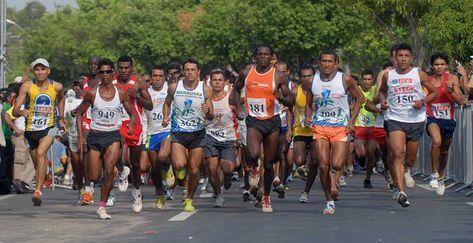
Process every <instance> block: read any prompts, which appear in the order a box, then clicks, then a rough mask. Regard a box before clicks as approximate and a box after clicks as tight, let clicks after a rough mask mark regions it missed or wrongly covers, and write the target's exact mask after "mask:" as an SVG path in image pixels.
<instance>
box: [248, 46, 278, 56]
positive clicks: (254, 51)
mask: <svg viewBox="0 0 473 243" xmlns="http://www.w3.org/2000/svg"><path fill="white" fill-rule="evenodd" d="M260 48H268V49H269V52H270V53H271V55H273V54H274V53H275V52H274V50H273V48H272V47H271V46H270V45H266V44H262V45H259V46H257V47H256V48H255V49H253V56H256V54H257V53H258V50H259V49H260ZM276 55H277V54H276ZM278 57H279V56H278Z"/></svg>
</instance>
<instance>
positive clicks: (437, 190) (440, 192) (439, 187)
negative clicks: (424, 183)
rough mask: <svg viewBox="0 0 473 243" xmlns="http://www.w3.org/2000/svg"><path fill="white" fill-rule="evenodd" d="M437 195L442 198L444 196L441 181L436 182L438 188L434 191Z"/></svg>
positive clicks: (443, 187)
mask: <svg viewBox="0 0 473 243" xmlns="http://www.w3.org/2000/svg"><path fill="white" fill-rule="evenodd" d="M435 192H436V193H437V195H440V196H443V194H445V183H444V182H443V179H440V180H438V186H437V188H436V190H435Z"/></svg>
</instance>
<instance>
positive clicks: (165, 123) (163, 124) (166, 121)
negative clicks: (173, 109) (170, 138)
mask: <svg viewBox="0 0 473 243" xmlns="http://www.w3.org/2000/svg"><path fill="white" fill-rule="evenodd" d="M168 125H169V117H165V118H163V123H162V126H163V127H167V126H168Z"/></svg>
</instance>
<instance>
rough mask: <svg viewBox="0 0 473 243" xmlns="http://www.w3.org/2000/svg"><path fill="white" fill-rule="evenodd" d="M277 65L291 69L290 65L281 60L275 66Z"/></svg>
mask: <svg viewBox="0 0 473 243" xmlns="http://www.w3.org/2000/svg"><path fill="white" fill-rule="evenodd" d="M277 65H285V66H286V67H287V68H288V69H289V64H287V62H285V61H284V60H281V59H279V60H278V62H277V63H276V64H274V66H277Z"/></svg>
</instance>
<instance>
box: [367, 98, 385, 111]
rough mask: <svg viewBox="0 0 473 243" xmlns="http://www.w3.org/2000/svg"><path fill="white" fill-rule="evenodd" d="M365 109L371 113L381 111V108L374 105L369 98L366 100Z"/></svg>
mask: <svg viewBox="0 0 473 243" xmlns="http://www.w3.org/2000/svg"><path fill="white" fill-rule="evenodd" d="M365 109H366V110H367V111H370V112H373V113H381V109H379V108H378V107H376V104H375V103H374V102H373V101H371V100H366V102H365Z"/></svg>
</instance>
